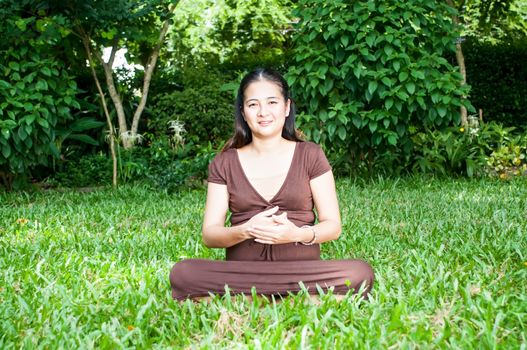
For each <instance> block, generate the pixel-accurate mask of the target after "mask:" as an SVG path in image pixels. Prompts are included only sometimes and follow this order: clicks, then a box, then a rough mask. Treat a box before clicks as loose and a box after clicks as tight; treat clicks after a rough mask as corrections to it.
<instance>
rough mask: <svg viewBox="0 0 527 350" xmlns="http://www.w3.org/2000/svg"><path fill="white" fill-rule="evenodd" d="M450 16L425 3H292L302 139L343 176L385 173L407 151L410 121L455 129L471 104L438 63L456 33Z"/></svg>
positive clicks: (292, 77) (292, 73)
mask: <svg viewBox="0 0 527 350" xmlns="http://www.w3.org/2000/svg"><path fill="white" fill-rule="evenodd" d="M452 11H453V9H451V8H450V7H448V6H447V5H446V4H445V3H443V2H435V1H428V0H419V1H409V2H404V1H388V2H373V1H369V2H353V3H349V2H348V1H343V0H339V1H331V2H327V1H324V0H316V1H307V0H301V1H299V7H298V11H297V12H296V16H297V17H299V18H300V21H299V23H298V25H297V26H296V28H297V31H296V33H295V35H294V38H293V39H294V43H295V61H294V62H293V64H292V67H291V68H290V70H289V74H288V79H289V81H290V83H291V84H292V85H293V89H294V92H295V95H296V97H297V100H298V102H299V104H300V105H301V106H300V107H301V108H300V110H305V111H306V113H305V114H303V115H301V116H300V117H299V120H300V122H301V124H302V128H303V131H304V132H305V133H306V134H307V136H308V137H310V138H311V139H313V140H314V141H316V142H320V143H322V144H323V145H324V146H325V148H326V149H327V150H328V151H329V153H331V154H333V155H338V157H339V158H340V159H341V161H340V163H341V164H347V165H348V166H347V167H345V169H346V170H351V171H354V170H355V169H357V168H359V164H360V163H361V162H366V163H369V164H368V168H370V169H373V168H374V167H383V168H384V169H389V168H390V166H391V164H393V163H397V162H400V160H401V158H399V159H396V158H394V156H397V157H402V159H404V158H406V157H408V156H409V155H411V153H412V142H411V138H410V134H409V132H408V131H409V127H410V126H411V125H416V126H419V127H420V128H430V129H432V128H442V127H446V126H449V125H452V124H453V123H459V121H460V115H459V107H460V106H461V105H462V104H464V103H466V104H467V107H469V108H470V107H471V106H470V105H469V104H468V102H467V101H466V100H465V101H464V100H462V96H463V95H465V94H467V92H468V91H467V89H466V88H463V89H462V88H460V87H459V84H460V81H461V76H460V74H459V73H458V72H457V71H456V69H455V68H454V67H453V66H452V65H451V64H450V63H449V62H448V61H447V60H446V59H445V58H444V56H447V55H448V54H449V53H452V52H454V50H455V46H454V44H455V39H456V37H457V35H458V33H457V32H456V30H455V27H454V25H453V23H452V21H451V16H452V14H453V12H452ZM371 162H386V163H385V164H384V165H383V164H377V165H375V164H371ZM340 169H342V168H340Z"/></svg>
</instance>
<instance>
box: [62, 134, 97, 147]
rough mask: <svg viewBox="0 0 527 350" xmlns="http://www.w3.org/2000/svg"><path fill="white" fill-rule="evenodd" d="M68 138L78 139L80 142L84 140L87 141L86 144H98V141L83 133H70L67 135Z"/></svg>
mask: <svg viewBox="0 0 527 350" xmlns="http://www.w3.org/2000/svg"><path fill="white" fill-rule="evenodd" d="M68 138H69V139H72V140H77V141H80V142H84V143H87V144H90V145H93V146H98V145H99V142H97V141H96V140H95V139H94V138H93V137H91V136H88V135H85V134H71V135H69V137H68Z"/></svg>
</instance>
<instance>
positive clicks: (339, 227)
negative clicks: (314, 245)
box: [334, 221, 342, 239]
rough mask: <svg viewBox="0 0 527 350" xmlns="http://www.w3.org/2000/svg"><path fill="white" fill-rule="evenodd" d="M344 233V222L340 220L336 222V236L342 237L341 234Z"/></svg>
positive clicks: (336, 237)
mask: <svg viewBox="0 0 527 350" xmlns="http://www.w3.org/2000/svg"><path fill="white" fill-rule="evenodd" d="M341 233H342V224H341V223H340V222H338V221H337V222H335V236H334V237H335V238H334V239H338V238H339V237H340V234H341Z"/></svg>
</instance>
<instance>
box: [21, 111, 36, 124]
mask: <svg viewBox="0 0 527 350" xmlns="http://www.w3.org/2000/svg"><path fill="white" fill-rule="evenodd" d="M36 117H37V116H36V115H34V114H28V115H26V116H25V117H24V122H25V123H26V125H30V124H32V123H33V122H34V121H35V118H36Z"/></svg>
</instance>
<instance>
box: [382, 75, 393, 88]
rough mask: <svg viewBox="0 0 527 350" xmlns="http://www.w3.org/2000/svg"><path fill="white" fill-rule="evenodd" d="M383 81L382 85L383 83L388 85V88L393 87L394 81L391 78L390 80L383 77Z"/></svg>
mask: <svg viewBox="0 0 527 350" xmlns="http://www.w3.org/2000/svg"><path fill="white" fill-rule="evenodd" d="M381 81H382V83H383V84H384V85H386V86H388V87H392V85H393V82H392V80H391V79H390V78H388V77H383V78H382V79H381Z"/></svg>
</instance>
